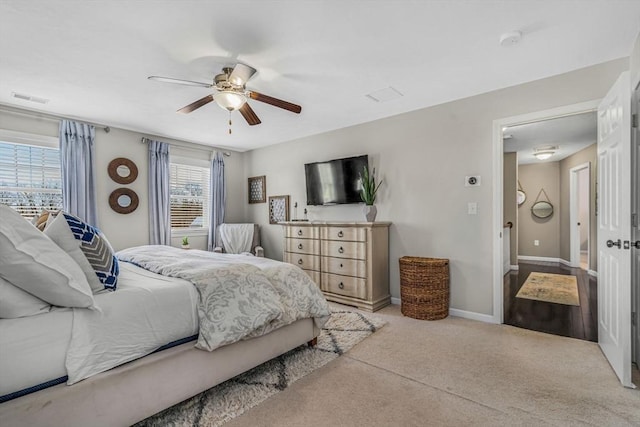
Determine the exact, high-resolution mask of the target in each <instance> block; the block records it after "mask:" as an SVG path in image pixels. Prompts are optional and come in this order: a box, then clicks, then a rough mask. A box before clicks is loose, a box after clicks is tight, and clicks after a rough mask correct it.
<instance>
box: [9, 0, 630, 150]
mask: <svg viewBox="0 0 640 427" xmlns="http://www.w3.org/2000/svg"><path fill="white" fill-rule="evenodd" d="M639 22H640V1H637V0H629V1H626V0H590V1H576V0H520V1H505V0H495V1H494V0H449V1H399V0H396V1H366V0H362V1H353V0H335V1H333V0H325V1H284V0H282V1H237V0H236V1H203V0H200V1H195V0H193V1H190V0H183V1H168V0H167V1H151V0H136V1H124V0H123V1H100V0H93V1H81V0H77V1H71V0H67V1H64V0H42V1H36V0H0V103H1V104H6V105H12V106H17V107H22V108H28V109H34V110H41V111H45V112H48V113H52V114H59V115H64V116H67V117H75V118H79V119H83V120H86V121H92V122H97V123H102V124H106V125H110V126H114V127H121V128H125V129H131V130H136V131H140V132H143V133H149V134H154V135H160V136H165V137H172V138H176V139H181V140H185V141H192V142H197V143H202V144H209V145H216V146H221V147H228V148H231V149H236V150H241V151H242V150H249V149H254V148H258V147H263V146H266V145H270V144H275V143H279V142H283V141H288V140H292V139H295V138H300V137H304V136H308V135H313V134H317V133H321V132H325V131H329V130H333V129H339V128H343V127H346V126H351V125H355V124H358V123H364V122H368V121H372V120H376V119H380V118H383V117H388V116H392V115H396V114H400V113H403V112H407V111H412V110H416V109H420V108H424V107H428V106H431V105H436V104H440V103H443V102H447V101H451V100H454V99H460V98H464V97H467V96H471V95H475V94H479V93H483V92H488V91H491V90H495V89H498V88H503V87H507V86H512V85H516V84H520V83H523V82H527V81H531V80H535V79H540V78H544V77H547V76H551V75H555V74H559V73H563V72H567V71H570V70H574V69H578V68H582V67H586V66H589V65H593V64H597V63H601V62H604V61H608V60H612V59H616V58H620V57H625V56H628V55H629V54H630V52H631V48H632V45H633V41H634V39H635V37H636V35H637V33H638V30H639V29H640V28H639V25H638V23H639ZM511 30H520V31H522V32H523V33H524V38H523V40H522V42H521V43H520V44H518V45H516V46H512V47H509V48H503V47H500V46H499V43H498V40H499V38H500V35H501V34H502V33H504V32H507V31H511ZM238 61H240V62H244V63H246V64H248V65H251V66H253V67H254V68H257V69H258V73H257V74H256V76H254V78H253V79H252V80H251V81H250V82H249V84H248V85H247V87H248V88H250V89H254V90H256V91H258V92H261V93H264V94H267V95H271V96H274V97H277V98H281V99H284V100H287V101H291V102H294V103H297V104H300V105H302V107H303V110H302V113H301V114H300V115H296V114H293V113H290V112H288V111H285V110H281V109H278V108H275V107H272V106H269V105H267V104H263V103H259V102H255V101H253V102H252V103H251V105H252V107H253V109H254V110H255V112H256V113H257V115H258V116H259V117H260V118H261V119H262V124H261V125H258V126H254V127H249V126H248V125H247V124H246V123H245V122H244V120H243V118H242V117H241V116H240V114H239V113H237V112H236V113H234V115H233V122H234V123H233V134H232V135H228V133H227V128H228V126H227V119H228V113H227V112H225V111H223V110H222V109H220V108H219V107H217V106H216V105H215V104H209V105H207V106H204V107H202V108H200V109H199V110H197V111H195V112H193V113H191V114H189V115H182V114H176V113H175V111H176V110H177V109H178V108H181V107H183V106H185V105H187V104H189V103H191V102H193V101H195V100H196V99H199V98H201V97H203V96H205V95H207V94H208V93H210V92H209V90H208V89H203V88H197V87H187V86H178V85H171V84H163V83H159V82H154V81H148V80H147V76H150V75H161V76H169V77H175V78H181V79H188V80H196V81H205V82H206V81H211V79H212V77H213V75H214V74H216V73H218V72H219V70H220V68H221V67H222V66H223V65H226V64H234V63H236V62H238ZM390 86H391V87H393V88H395V89H396V90H397V91H399V92H400V93H402V94H404V96H403V97H402V98H399V99H394V100H390V101H387V102H382V103H378V102H375V101H373V100H371V99H370V98H368V97H366V96H365V95H367V94H369V93H371V92H376V91H378V90H381V89H385V88H388V87H390ZM11 92H17V93H22V94H27V95H32V96H36V97H42V98H46V99H50V102H49V103H47V104H44V105H42V104H36V103H32V102H28V101H22V100H17V99H15V98H12V97H11Z"/></svg>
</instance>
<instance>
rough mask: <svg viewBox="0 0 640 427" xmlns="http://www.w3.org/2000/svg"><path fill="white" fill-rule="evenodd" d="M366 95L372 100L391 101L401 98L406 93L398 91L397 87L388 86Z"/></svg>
mask: <svg viewBox="0 0 640 427" xmlns="http://www.w3.org/2000/svg"><path fill="white" fill-rule="evenodd" d="M365 96H366V97H367V98H369V99H371V100H372V101H376V102H386V101H391V100H393V99H398V98H401V97H402V96H404V95H402V94H401V93H400V92H398V91H397V90H396V89H394V88H392V87H387V88H384V89H380V90H377V91H375V92H371V93H370V94H368V95H365Z"/></svg>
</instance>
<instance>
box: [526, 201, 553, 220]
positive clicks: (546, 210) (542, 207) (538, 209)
mask: <svg viewBox="0 0 640 427" xmlns="http://www.w3.org/2000/svg"><path fill="white" fill-rule="evenodd" d="M531 214H532V215H533V216H535V217H536V218H541V219H544V218H549V217H550V216H551V215H553V205H552V204H551V203H549V202H545V201H541V202H536V203H534V204H533V206H532V207H531Z"/></svg>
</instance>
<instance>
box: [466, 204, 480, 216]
mask: <svg viewBox="0 0 640 427" xmlns="http://www.w3.org/2000/svg"><path fill="white" fill-rule="evenodd" d="M467 213H468V214H469V215H477V214H478V204H477V203H476V202H469V203H467Z"/></svg>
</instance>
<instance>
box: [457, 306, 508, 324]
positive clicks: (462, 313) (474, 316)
mask: <svg viewBox="0 0 640 427" xmlns="http://www.w3.org/2000/svg"><path fill="white" fill-rule="evenodd" d="M449 314H450V315H452V316H456V317H462V318H464V319H471V320H477V321H479V322H485V323H499V322H496V320H495V319H494V318H493V316H490V315H488V314H482V313H476V312H473V311H466V310H459V309H457V308H449Z"/></svg>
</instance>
